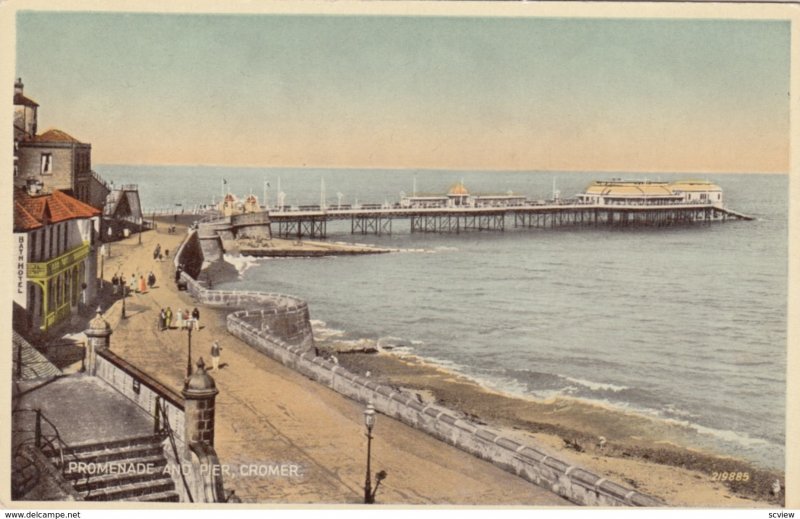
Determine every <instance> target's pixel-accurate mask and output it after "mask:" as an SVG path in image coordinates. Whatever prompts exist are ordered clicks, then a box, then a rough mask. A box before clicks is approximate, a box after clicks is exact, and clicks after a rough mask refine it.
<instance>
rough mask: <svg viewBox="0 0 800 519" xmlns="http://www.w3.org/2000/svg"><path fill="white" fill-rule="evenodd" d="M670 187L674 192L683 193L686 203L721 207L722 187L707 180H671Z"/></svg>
mask: <svg viewBox="0 0 800 519" xmlns="http://www.w3.org/2000/svg"><path fill="white" fill-rule="evenodd" d="M670 187H671V188H672V191H673V192H674V193H675V194H678V195H683V200H684V202H686V203H696V204H703V203H706V204H712V205H714V206H716V207H722V188H721V187H719V186H718V185H716V184H714V183H712V182H709V181H707V180H681V181H680V182H673V183H672V184H670Z"/></svg>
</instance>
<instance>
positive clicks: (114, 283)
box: [111, 274, 119, 295]
mask: <svg viewBox="0 0 800 519" xmlns="http://www.w3.org/2000/svg"><path fill="white" fill-rule="evenodd" d="M118 291H119V276H117V275H116V274H114V276H113V277H112V278H111V293H112V294H114V295H117V292H118Z"/></svg>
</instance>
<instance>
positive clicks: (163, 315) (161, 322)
mask: <svg viewBox="0 0 800 519" xmlns="http://www.w3.org/2000/svg"><path fill="white" fill-rule="evenodd" d="M166 327H167V312H166V310H164V309H163V308H162V309H161V312H159V314H158V331H160V332H163V331H164V328H166Z"/></svg>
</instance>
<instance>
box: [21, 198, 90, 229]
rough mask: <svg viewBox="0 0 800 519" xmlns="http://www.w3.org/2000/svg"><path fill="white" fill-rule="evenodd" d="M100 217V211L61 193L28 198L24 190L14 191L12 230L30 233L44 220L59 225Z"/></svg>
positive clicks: (42, 223) (41, 224) (40, 225)
mask: <svg viewBox="0 0 800 519" xmlns="http://www.w3.org/2000/svg"><path fill="white" fill-rule="evenodd" d="M94 216H100V211H99V210H98V209H95V208H94V207H92V206H90V205H88V204H85V203H83V202H81V201H80V200H78V199H76V198H73V197H71V196H69V195H68V194H66V193H63V192H61V191H58V190H56V191H53V192H52V193H49V194H45V195H38V196H30V195H29V194H28V193H26V192H25V190H24V189H17V190H15V191H14V230H15V231H32V230H34V229H38V228H39V227H42V226H43V225H44V222H45V220H47V221H49V222H50V223H59V222H64V221H66V220H73V219H78V218H92V217H94Z"/></svg>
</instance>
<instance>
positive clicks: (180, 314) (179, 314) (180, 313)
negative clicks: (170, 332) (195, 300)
mask: <svg viewBox="0 0 800 519" xmlns="http://www.w3.org/2000/svg"><path fill="white" fill-rule="evenodd" d="M175 322H176V324H177V326H178V329H179V330H183V310H181V309H180V308H178V311H177V312H176V313H175Z"/></svg>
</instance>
